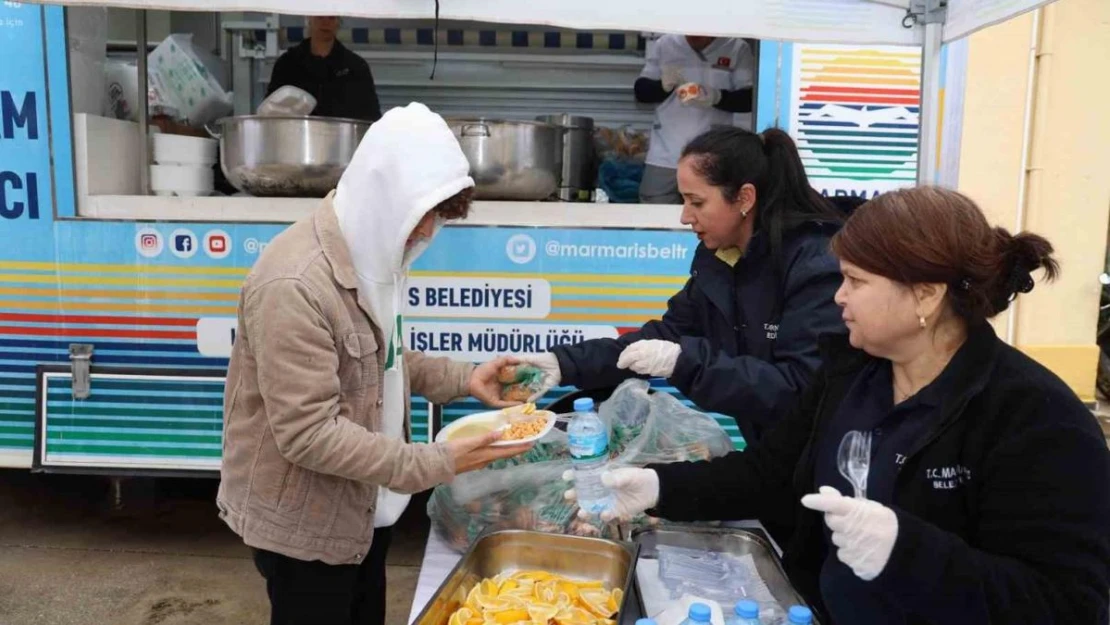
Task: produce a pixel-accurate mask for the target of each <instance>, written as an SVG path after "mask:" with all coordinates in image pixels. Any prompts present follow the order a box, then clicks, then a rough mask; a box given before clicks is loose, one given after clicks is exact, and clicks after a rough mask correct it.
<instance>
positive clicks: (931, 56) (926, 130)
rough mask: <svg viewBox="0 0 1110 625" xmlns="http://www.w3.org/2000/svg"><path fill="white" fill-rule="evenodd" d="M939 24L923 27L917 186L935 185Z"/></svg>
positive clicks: (937, 138) (937, 155)
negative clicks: (923, 41)
mask: <svg viewBox="0 0 1110 625" xmlns="http://www.w3.org/2000/svg"><path fill="white" fill-rule="evenodd" d="M943 29H944V24H943V23H941V22H939V21H938V22H927V23H926V24H925V43H924V46H923V47H922V50H921V109H920V113H919V114H918V138H917V184H919V185H924V184H935V183H936V180H937V167H938V166H937V163H938V159H939V156H940V154H939V153H938V147H939V146H938V144H939V140H940V137H939V134H940V121H941V120H940V112H941V111H940V85H941V75H940V49H941V45H942V43H943V42H942V39H941V35H942V31H943Z"/></svg>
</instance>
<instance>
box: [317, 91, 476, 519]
mask: <svg viewBox="0 0 1110 625" xmlns="http://www.w3.org/2000/svg"><path fill="white" fill-rule="evenodd" d="M469 171H470V165H469V163H468V162H467V160H466V156H465V155H464V154H463V152H462V149H461V148H459V143H458V141H457V140H456V139H455V136H454V135H453V134H451V129H450V128H448V127H447V123H446V122H444V121H443V118H442V117H440V116H439V115H436V114H435V113H433V112H431V111H430V110H428V108H427V107H426V106H424V105H423V104H418V103H413V104H409V105H408V106H406V107H403V108H401V107H398V108H394V109H392V110H390V111H388V112H387V113H386V114H385V115H383V116H382V118H381V119H380V120H378V121H377V122H375V123H374V124H373V125H371V126H370V129H369V130H368V131H367V132H366V136H364V137H363V139H362V142H361V143H360V144H359V146H358V149H357V150H355V155H354V157H353V158H352V159H351V163H350V164H349V165H348V166H347V169H346V171H344V172H343V177H342V178H340V179H339V186H338V187H337V188H336V191H335V202H334V204H335V214H336V216H337V217H338V218H339V229H340V230H341V231H342V232H343V238H344V239H345V240H346V241H347V249H348V251H349V252H350V254H351V260H352V262H353V263H354V266H355V273H357V274H358V279H359V289H360V290H361V291H362V295H363V296H365V298H366V300H367V302H368V303H369V304H370V312H371V318H372V320H373V322H374V324H375V325H377V326H378V328H380V329H381V331H382V337H383V338H386V341H387V343H388V347H387V349H388V350H389V352H388V353H387V355H386V371H385V374H384V381H383V386H382V433H383V434H385V435H387V436H392V437H394V438H403V437H404V435H405V432H404V420H405V415H404V413H405V397H404V393H405V391H404V388H405V381H404V375H405V368H404V363H403V362H402V360H403V357H404V346H403V344H402V341H403V334H404V333H403V332H402V330H401V311H402V302H403V294H404V290H405V279H406V277H407V274H408V270H409V267H410V266H411V265H412V262H413V261H414V260H416V257H417V256H419V255H420V253H421V252H423V251H424V250H425V249H426V248H427V247H428V245H429V244H430V243H431V241H430V240H423V241H420V242H418V243H416V244H414V245H413V246H411V247H410V248H409V249H408V250H407V251H406V250H405V242H406V241H407V240H408V238H409V236H410V235H411V234H412V231H413V229H415V228H416V226H417V224H419V223H420V220H421V219H422V218H423V217H424V215H425V214H427V212H428V211H429V210H431V209H432V208H435V206H436V205H437V204H439V203H440V202H442V201H444V200H446V199H448V198H450V197H451V196H453V195H455V194H456V193H458V192H459V191H462V190H463V189H466V188H469V187H473V186H474V180H472V179H471V178H470V176H469V175H468V172H469ZM436 231H437V232H438V225H437V228H436ZM408 502H409V496H408V495H401V494H399V493H395V492H392V491H390V490H388V489H386V488H384V487H383V488H380V489H378V506H377V512H376V513H375V515H374V527H389V526H391V525H393V524H394V523H396V522H397V519H398V518H399V517H400V516H401V513H402V512H404V511H405V507H406V506H407V505H408Z"/></svg>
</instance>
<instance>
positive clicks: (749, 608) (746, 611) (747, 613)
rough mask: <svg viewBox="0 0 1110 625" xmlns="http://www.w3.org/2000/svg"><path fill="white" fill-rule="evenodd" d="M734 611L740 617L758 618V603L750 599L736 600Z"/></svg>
mask: <svg viewBox="0 0 1110 625" xmlns="http://www.w3.org/2000/svg"><path fill="white" fill-rule="evenodd" d="M735 611H736V616H739V617H740V618H759V604H758V603H756V602H754V601H752V600H751V599H744V600H742V601H738V602H737V603H736V608H735Z"/></svg>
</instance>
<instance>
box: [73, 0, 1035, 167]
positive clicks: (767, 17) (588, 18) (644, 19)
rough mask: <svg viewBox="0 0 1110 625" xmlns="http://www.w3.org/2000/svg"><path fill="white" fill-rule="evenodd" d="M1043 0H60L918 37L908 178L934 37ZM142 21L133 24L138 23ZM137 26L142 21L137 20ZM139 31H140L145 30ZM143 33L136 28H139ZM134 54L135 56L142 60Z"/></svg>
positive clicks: (934, 74)
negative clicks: (916, 107) (917, 104)
mask: <svg viewBox="0 0 1110 625" xmlns="http://www.w3.org/2000/svg"><path fill="white" fill-rule="evenodd" d="M1049 2H1051V0H731V1H730V2H722V1H721V0H683V1H682V2H681V3H677V2H672V1H670V0H608V1H607V2H600V3H599V2H597V1H596V0H533V1H532V2H520V1H519V0H314V1H313V2H306V1H305V0H210V1H208V2H201V1H200V0H65V1H63V2H62V4H66V5H73V6H79V5H95V6H109V7H123V8H133V9H140V10H141V9H157V10H179V11H185V10H190V11H197V10H201V11H235V12H237V11H255V12H263V13H285V14H295V15H311V14H314V15H344V16H352V17H366V18H377V19H429V18H434V17H439V18H442V19H446V20H466V21H479V22H495V23H507V24H533V25H549V26H556V27H561V28H572V29H591V30H599V29H616V30H625V31H629V30H632V31H646V32H659V33H684V34H700V35H714V36H730V37H752V38H757V39H770V40H783V41H805V42H816V43H842V44H862V45H920V46H922V71H921V77H922V78H921V80H922V84H921V112H920V123H919V128H920V132H919V138H918V141H919V150H918V169H917V179H918V182H919V183H932V182H937V181H938V163H939V162H940V158H939V156H940V155H939V154H938V139H939V132H938V130H939V129H940V127H941V120H940V117H939V108H940V107H939V101H938V98H939V92H940V85H941V76H940V71H941V62H940V61H941V46H942V45H943V44H944V43H950V42H953V41H956V40H957V39H960V38H962V37H966V36H967V35H969V34H971V33H973V32H975V31H977V30H979V29H982V28H985V27H987V26H990V25H992V24H996V23H999V22H1002V21H1005V20H1008V19H1010V18H1012V17H1015V16H1017V15H1020V14H1021V13H1024V12H1026V11H1029V10H1032V9H1035V8H1037V7H1039V6H1042V5H1044V4H1048V3H1049ZM140 28H141V29H142V27H140ZM143 30H145V29H143ZM144 34H145V33H144ZM143 38H144V39H145V36H144V37H143ZM142 60H143V58H142V55H140V63H142Z"/></svg>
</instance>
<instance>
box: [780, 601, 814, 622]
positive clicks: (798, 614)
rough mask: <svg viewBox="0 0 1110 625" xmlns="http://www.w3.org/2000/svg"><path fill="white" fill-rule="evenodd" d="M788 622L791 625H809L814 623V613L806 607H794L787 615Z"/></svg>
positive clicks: (791, 607)
mask: <svg viewBox="0 0 1110 625" xmlns="http://www.w3.org/2000/svg"><path fill="white" fill-rule="evenodd" d="M786 622H787V623H790V625H809V624H810V623H812V622H813V612H811V611H810V610H809V608H807V607H805V606H804V605H792V606H790V611H788V612H787V613H786Z"/></svg>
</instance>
